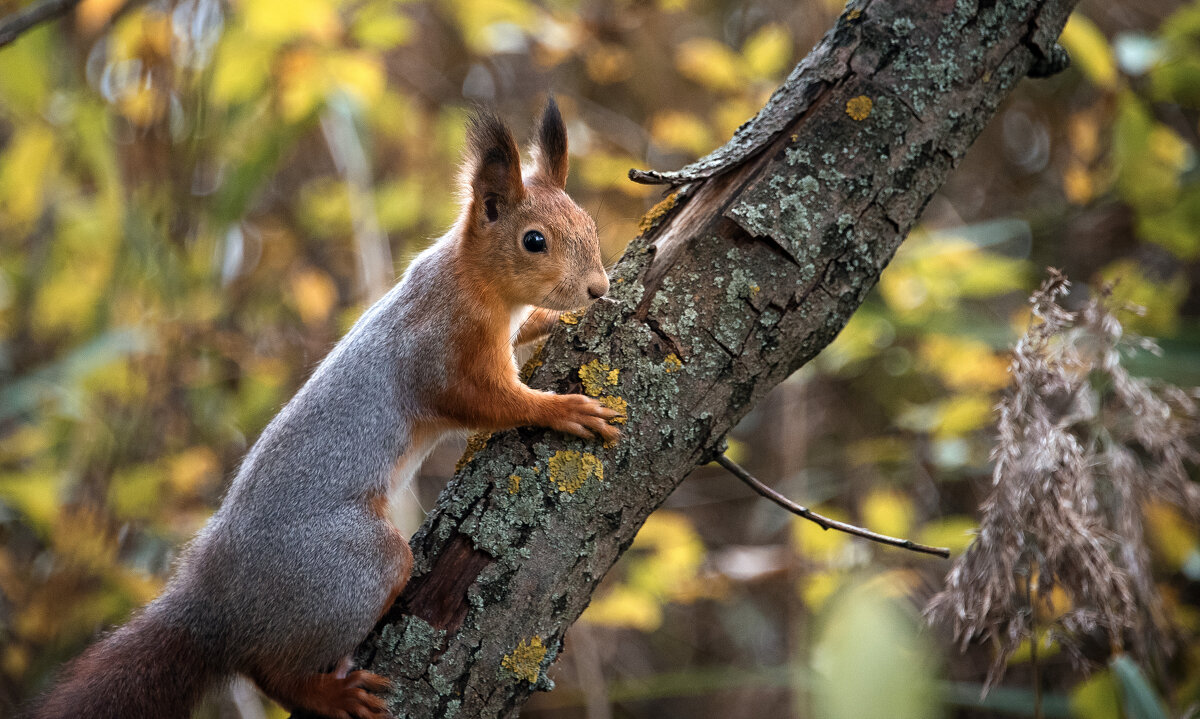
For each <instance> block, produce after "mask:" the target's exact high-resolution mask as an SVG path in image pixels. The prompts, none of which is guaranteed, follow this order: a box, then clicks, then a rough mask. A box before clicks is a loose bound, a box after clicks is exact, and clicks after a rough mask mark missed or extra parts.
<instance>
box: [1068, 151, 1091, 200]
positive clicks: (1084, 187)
mask: <svg viewBox="0 0 1200 719" xmlns="http://www.w3.org/2000/svg"><path fill="white" fill-rule="evenodd" d="M1062 183H1063V194H1064V195H1066V196H1067V201H1068V202H1070V203H1071V204H1073V205H1086V204H1087V203H1089V202H1091V201H1092V198H1093V197H1095V196H1096V185H1095V183H1094V182H1092V174H1091V173H1090V172H1088V170H1087V168H1086V167H1084V166H1083V165H1082V164H1080V163H1079V162H1076V161H1071V162H1070V163H1068V164H1067V167H1066V169H1064V170H1063V176H1062Z"/></svg>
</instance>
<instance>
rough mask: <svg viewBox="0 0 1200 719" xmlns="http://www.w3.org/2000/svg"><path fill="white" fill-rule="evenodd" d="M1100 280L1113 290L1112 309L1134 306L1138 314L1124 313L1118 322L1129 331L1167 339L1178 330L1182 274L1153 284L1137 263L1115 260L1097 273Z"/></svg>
mask: <svg viewBox="0 0 1200 719" xmlns="http://www.w3.org/2000/svg"><path fill="white" fill-rule="evenodd" d="M1100 277H1101V279H1102V280H1103V281H1104V282H1106V283H1115V285H1114V286H1113V302H1114V305H1115V306H1117V307H1120V306H1122V305H1134V306H1136V307H1140V308H1142V309H1143V310H1144V312H1143V313H1141V314H1133V313H1130V312H1126V313H1123V314H1122V316H1121V321H1122V322H1123V323H1124V324H1125V327H1126V328H1127V329H1129V330H1131V331H1134V332H1139V333H1142V334H1145V335H1149V336H1152V337H1169V336H1170V335H1173V334H1175V332H1176V329H1177V328H1178V326H1179V308H1180V307H1181V306H1182V304H1183V301H1184V299H1185V298H1186V297H1187V293H1188V281H1187V278H1186V277H1185V276H1184V275H1183V274H1182V273H1179V274H1175V275H1174V276H1172V277H1171V278H1170V279H1167V280H1155V279H1151V278H1150V277H1147V276H1146V274H1145V273H1144V272H1142V268H1141V266H1140V265H1139V264H1138V262H1137V260H1117V261H1116V262H1114V263H1112V264H1111V265H1109V266H1107V267H1105V268H1104V269H1103V270H1101V271H1100Z"/></svg>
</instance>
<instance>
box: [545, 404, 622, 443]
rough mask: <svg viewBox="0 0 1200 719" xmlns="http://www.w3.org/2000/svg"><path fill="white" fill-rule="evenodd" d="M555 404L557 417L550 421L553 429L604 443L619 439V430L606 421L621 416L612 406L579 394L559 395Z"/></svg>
mask: <svg viewBox="0 0 1200 719" xmlns="http://www.w3.org/2000/svg"><path fill="white" fill-rule="evenodd" d="M557 405H558V407H556V409H557V410H558V412H557V417H556V418H555V420H554V421H553V422H552V423H550V426H551V427H553V428H554V429H556V430H558V431H560V432H566V433H567V434H573V435H575V436H576V437H582V438H583V439H597V438H598V439H600V440H602V441H603V442H604V443H605V444H606V445H607V444H612V443H613V442H616V441H617V440H618V439H620V437H621V432H620V431H619V430H618V429H617V428H616V427H614V426H612V425H611V424H609V423H608V421H609V420H610V419H613V418H615V417H619V416H621V413H620V412H617V411H616V410H614V409H613V408H611V407H606V406H605V405H603V404H600V402H599V401H597V400H595V399H592V398H591V397H586V396H584V395H581V394H564V395H559V399H558V402H557Z"/></svg>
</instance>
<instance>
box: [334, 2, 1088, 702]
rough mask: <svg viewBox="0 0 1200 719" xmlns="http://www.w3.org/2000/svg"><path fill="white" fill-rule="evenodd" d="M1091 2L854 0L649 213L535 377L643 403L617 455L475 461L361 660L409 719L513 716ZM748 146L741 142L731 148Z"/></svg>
mask: <svg viewBox="0 0 1200 719" xmlns="http://www.w3.org/2000/svg"><path fill="white" fill-rule="evenodd" d="M1074 4H1075V0H1008V1H1007V2H1001V3H974V2H970V1H969V0H888V1H886V2H885V1H883V0H854V2H852V3H851V4H850V6H849V7H848V8H847V11H846V13H845V14H843V15H842V17H841V18H840V19H839V20H838V22H837V24H836V26H835V27H834V28H833V29H832V30H831V31H830V32H829V33H828V34H827V35H826V36H825V38H824V39H823V40H822V41H821V43H820V44H819V45H818V46H817V47H816V48H815V49H814V50H813V52H812V53H811V54H810V55H809V57H808V58H807V59H805V61H804V62H803V63H801V66H800V68H798V69H797V71H796V72H794V73H793V74H792V76H791V77H789V79H788V81H787V82H786V83H785V84H784V86H783V87H781V88H780V90H779V91H778V92H777V93H776V96H775V97H774V98H773V100H772V102H771V103H769V104H768V106H767V107H766V108H764V110H763V111H762V112H761V113H760V114H759V119H758V120H756V122H755V123H754V124H753V125H754V127H755V128H756V130H755V133H754V136H753V137H749V138H747V137H742V138H740V139H739V140H738V147H737V148H735V149H734V150H732V151H728V152H724V151H718V152H717V153H714V156H715V159H712V158H713V156H710V160H711V161H710V162H707V163H706V164H705V165H704V168H703V170H702V171H699V172H687V173H684V174H681V175H677V176H667V175H663V176H662V179H663V181H666V182H668V183H669V184H677V185H678V188H677V189H676V191H675V192H673V193H672V194H671V195H670V196H669V197H668V198H667V200H665V201H664V202H663V203H661V204H660V205H659V207H657V208H655V210H653V211H652V212H651V214H650V215H648V216H647V218H645V219H644V221H643V225H642V229H643V232H642V234H641V235H640V236H639V237H638V238H636V239H635V240H634V241H633V242H632V243H631V244H630V246H629V248H628V250H627V251H626V253H625V256H624V257H623V259H622V260H621V262H620V263H619V264H618V266H617V267H616V269H615V270H614V273H613V280H612V290H611V292H610V295H611V297H612V299H613V300H615V301H614V302H613V303H597V304H596V305H594V306H593V307H591V308H590V309H589V310H588V312H587V313H586V314H585V315H584V316H583V317H581V318H579V319H578V321H577V324H570V325H567V324H563V325H560V326H559V327H558V328H557V329H555V331H554V332H553V334H552V335H551V336H550V338H549V340H548V342H547V343H546V345H545V347H544V348H543V349H542V351H541V353H540V355H539V356H538V358H537V359H536V360H535V361H534V362H533V364H532V365H531V369H532V376H531V378H530V384H531V385H533V386H535V387H539V388H544V389H553V390H556V391H579V390H580V388H581V387H585V388H587V389H588V390H589V391H590V392H592V393H595V394H599V395H601V396H603V397H606V398H607V399H606V401H609V402H612V403H614V404H619V403H622V402H623V403H625V404H626V405H627V407H628V412H627V422H626V424H625V425H624V427H623V435H624V436H623V439H622V441H621V442H620V443H619V444H617V445H616V446H615V447H611V448H606V447H601V446H599V445H596V444H589V443H584V442H581V441H579V440H577V439H571V438H567V437H564V436H562V435H559V434H557V433H554V432H549V431H545V430H541V429H530V428H526V429H519V430H514V431H509V432H504V433H501V434H497V435H494V436H492V437H490V438H489V439H488V440H487V441H486V445H485V446H484V447H483V448H481V449H478V450H477V451H475V452H474V453H473V454H472V455H471V456H470V457H467V458H464V459H465V463H464V466H463V467H462V469H461V470H460V471H459V472H458V474H457V475H456V477H455V479H454V480H453V481H452V482H451V483H450V485H449V486H448V487H447V488H446V490H445V491H444V492H442V494H441V496H440V497H439V499H438V502H437V505H436V506H435V508H434V510H433V511H432V512H431V513H430V515H429V517H428V518H427V519H426V521H425V524H424V525H423V527H422V528H421V530H420V531H418V532H417V534H416V535H414V537H413V539H412V545H413V553H414V555H415V557H416V566H415V570H414V573H413V579H412V581H411V583H410V584H409V585H408V587H407V589H406V590H405V592H404V594H403V595H402V596H401V598H400V600H399V602H398V605H397V606H396V607H395V608H393V610H392V612H391V613H389V615H388V616H387V617H385V618H384V620H383V621H382V622H381V624H380V626H379V627H378V629H377V631H376V632H375V633H374V634H373V635H372V636H371V637H369V638H368V640H367V641H366V642H365V643H364V644H363V646H362V648H361V651H360V654H359V656H358V659H359V661H360V663H362V664H363V665H364V666H367V667H369V668H371V669H372V670H374V671H377V672H380V673H382V674H385V675H387V676H390V677H392V678H393V680H394V689H393V694H392V696H391V697H390V701H391V706H392V710H393V711H394V712H395V714H396V716H398V717H414V718H415V717H504V716H508V715H510V714H512V713H513V712H514V711H515V710H516V709H517V708H518V707H519V706H520V704H521V703H522V702H523V701H525V699H526V698H527V697H528V696H529V694H530V692H532V691H534V690H546V689H549V688H551V687H552V682H551V681H550V680H549V678H548V677H547V676H546V670H547V669H548V668H549V667H550V665H551V664H552V663H553V662H554V660H555V658H556V657H557V656H558V654H559V652H560V651H561V650H562V641H563V635H564V634H565V632H566V630H567V628H568V627H569V626H570V625H571V623H572V622H574V621H575V619H576V618H577V617H578V616H579V614H580V613H581V612H582V611H583V609H584V607H586V606H587V604H588V602H589V600H590V598H591V595H592V592H593V591H595V589H596V587H597V586H598V584H599V583H600V581H601V579H602V578H603V577H604V575H605V573H606V572H607V571H608V570H609V568H610V567H611V566H612V565H613V563H614V562H616V560H617V558H618V557H619V556H620V555H621V553H622V552H624V550H625V549H626V548H628V547H629V545H630V543H632V541H633V538H634V535H635V534H636V533H637V530H638V528H639V527H641V525H642V523H643V522H644V521H645V519H646V517H647V516H648V515H649V514H650V513H651V512H652V511H653V510H654V509H655V508H656V507H658V506H659V505H661V504H662V503H663V502H664V501H665V500H666V499H667V497H668V496H669V495H670V493H671V491H672V490H674V488H675V487H676V486H677V485H678V484H679V482H681V481H682V480H683V478H684V477H685V476H686V475H687V474H688V473H689V472H690V471H691V470H692V469H693V468H694V467H695V466H696V465H697V464H700V463H704V462H707V461H709V460H710V459H712V458H713V457H714V456H715V454H716V453H717V452H718V451H719V450H718V449H717V448H718V447H719V445H720V442H721V440H722V438H723V437H724V436H725V434H726V432H728V431H729V429H730V428H731V427H733V426H734V424H735V423H737V421H738V420H739V419H741V417H742V416H744V415H745V413H746V412H747V411H748V410H749V408H750V407H751V406H752V405H753V404H754V403H755V402H756V401H757V400H758V399H759V398H761V397H762V396H763V395H765V394H766V393H767V392H768V391H769V390H770V389H771V388H772V387H774V386H775V385H776V384H778V383H779V382H780V381H782V380H783V379H785V378H786V377H788V375H790V374H791V373H792V372H794V371H795V370H796V369H797V368H798V367H800V366H801V365H802V364H804V363H805V362H807V361H808V360H809V359H811V358H812V357H813V356H814V355H816V353H817V352H819V351H820V350H821V349H822V348H823V347H825V345H827V344H828V343H829V342H830V341H831V340H832V339H833V338H834V336H835V335H836V334H837V333H838V332H839V331H840V330H841V329H842V327H843V326H845V324H846V322H847V320H848V319H849V318H850V315H851V314H852V313H853V312H854V310H855V309H857V308H858V306H859V305H860V304H861V303H862V301H863V300H864V299H865V298H866V296H867V293H868V292H869V290H870V289H871V288H872V287H873V286H874V284H875V282H876V280H877V279H878V277H879V274H880V272H882V271H883V268H884V266H885V265H886V264H887V263H888V261H889V260H890V259H891V257H892V255H893V253H894V252H895V250H896V248H897V247H898V246H899V244H900V242H901V240H902V239H903V237H904V236H905V235H906V234H907V232H908V231H909V229H910V228H911V227H912V225H913V224H914V223H915V222H916V220H917V217H918V216H919V215H920V213H921V210H922V209H923V208H924V207H925V204H926V203H927V202H928V201H929V199H930V197H931V196H932V195H933V193H934V192H935V191H936V190H937V188H938V187H940V186H941V184H942V183H943V182H944V180H945V178H946V176H947V174H948V173H949V172H950V170H951V169H952V168H953V167H954V166H955V164H957V162H958V161H959V160H960V159H961V158H962V157H963V155H964V154H965V153H966V151H967V148H968V147H969V146H970V145H971V143H972V142H973V141H974V139H975V138H976V136H977V135H978V134H979V132H980V131H981V130H982V129H983V127H984V125H985V124H986V123H987V122H988V120H989V119H990V118H991V117H992V116H993V115H994V114H995V112H996V108H997V107H998V106H999V104H1000V102H1001V101H1002V100H1003V99H1004V98H1005V97H1006V96H1007V95H1008V93H1009V92H1010V91H1011V89H1012V88H1013V87H1014V86H1015V85H1016V84H1017V82H1019V81H1020V80H1021V78H1023V77H1025V75H1026V73H1027V72H1028V71H1029V69H1030V68H1031V67H1032V66H1033V65H1034V63H1035V62H1036V61H1038V60H1039V58H1044V57H1048V56H1049V55H1050V54H1051V53H1052V49H1053V47H1054V40H1055V38H1056V37H1057V35H1058V33H1059V31H1060V30H1061V28H1062V26H1063V24H1064V23H1065V22H1066V18H1067V15H1068V14H1069V13H1070V10H1071V8H1072V7H1073V6H1074ZM735 139H737V138H735Z"/></svg>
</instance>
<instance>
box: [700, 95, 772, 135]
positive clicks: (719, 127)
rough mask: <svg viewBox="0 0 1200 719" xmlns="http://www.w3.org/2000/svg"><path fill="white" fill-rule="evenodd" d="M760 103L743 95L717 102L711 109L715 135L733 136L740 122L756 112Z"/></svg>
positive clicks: (745, 120)
mask: <svg viewBox="0 0 1200 719" xmlns="http://www.w3.org/2000/svg"><path fill="white" fill-rule="evenodd" d="M759 107H761V104H760V103H756V102H753V101H751V100H749V99H747V98H744V97H730V98H729V99H727V100H723V101H722V102H720V103H718V104H717V106H716V108H715V109H714V110H713V115H712V117H713V128H714V130H713V131H714V133H715V134H716V136H717V137H720V138H726V137H733V133H734V132H736V131H737V129H738V127H740V126H741V125H742V123H744V122H747V121H748V120H750V118H752V117H754V115H755V114H756V113H757V112H758V109H759Z"/></svg>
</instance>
